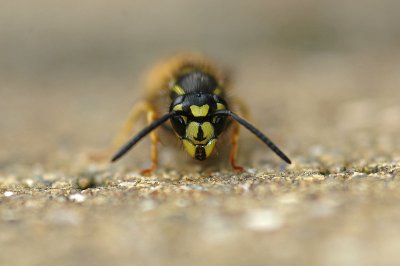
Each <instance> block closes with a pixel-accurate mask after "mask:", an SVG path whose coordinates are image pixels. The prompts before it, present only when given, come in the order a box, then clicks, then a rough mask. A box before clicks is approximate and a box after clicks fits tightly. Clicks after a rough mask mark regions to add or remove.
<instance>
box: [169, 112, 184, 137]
mask: <svg viewBox="0 0 400 266" xmlns="http://www.w3.org/2000/svg"><path fill="white" fill-rule="evenodd" d="M186 121H187V118H186V117H185V116H182V115H176V116H173V117H171V124H172V127H173V128H174V130H175V132H176V133H177V134H178V135H179V136H184V135H185V133H186Z"/></svg>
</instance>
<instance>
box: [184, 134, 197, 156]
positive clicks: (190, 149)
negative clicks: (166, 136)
mask: <svg viewBox="0 0 400 266" xmlns="http://www.w3.org/2000/svg"><path fill="white" fill-rule="evenodd" d="M183 146H185V149H186V151H187V152H188V153H189V155H190V156H192V157H193V158H194V155H195V153H196V146H195V145H193V144H192V143H191V142H190V141H188V140H187V139H184V140H183Z"/></svg>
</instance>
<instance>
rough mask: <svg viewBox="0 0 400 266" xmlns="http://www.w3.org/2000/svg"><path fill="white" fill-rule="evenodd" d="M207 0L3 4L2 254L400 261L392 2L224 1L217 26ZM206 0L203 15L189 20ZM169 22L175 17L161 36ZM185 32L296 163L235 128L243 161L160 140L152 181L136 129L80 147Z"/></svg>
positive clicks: (109, 122)
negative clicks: (207, 159) (110, 154)
mask: <svg viewBox="0 0 400 266" xmlns="http://www.w3.org/2000/svg"><path fill="white" fill-rule="evenodd" d="M67 2H68V1H65V3H67ZM206 2H207V1H205V3H202V4H194V3H193V4H187V5H188V6H186V4H185V5H184V4H183V1H174V8H172V7H171V6H169V7H168V8H165V12H166V13H165V14H164V13H163V12H160V10H159V9H154V8H153V6H149V5H150V4H145V3H144V2H143V3H142V4H134V3H133V2H129V4H128V2H124V1H119V2H118V3H117V4H115V6H113V7H110V6H107V4H105V2H101V3H102V4H99V6H98V3H97V1H96V3H95V4H94V3H93V2H91V1H88V3H87V4H82V6H81V7H80V8H83V10H84V11H82V13H81V10H79V12H78V10H75V9H74V10H75V11H76V12H72V11H71V12H72V13H69V11H68V12H67V11H65V10H67V9H64V8H60V7H57V8H54V10H53V9H52V7H53V6H52V5H53V4H51V1H44V2H43V3H44V4H43V5H42V6H40V7H41V8H40V9H35V7H34V6H33V4H30V5H31V6H30V7H31V8H30V9H29V8H28V9H27V10H25V11H24V10H20V9H18V8H17V7H16V6H12V5H9V6H5V7H4V8H1V9H0V13H1V15H2V18H3V19H4V20H5V21H6V22H7V21H8V22H9V23H2V24H1V25H3V26H4V25H7V27H2V26H1V25H0V32H2V33H4V34H7V35H4V36H7V38H2V40H5V41H7V42H5V43H4V42H1V44H0V49H1V51H7V53H5V54H4V57H2V61H1V62H0V70H1V71H0V81H1V82H0V128H1V130H0V140H1V145H0V265H193V266H194V265H327V266H328V265H400V253H399V250H400V226H399V225H400V140H399V137H398V136H399V133H400V105H399V99H400V90H399V86H400V76H399V73H400V67H399V66H400V57H399V55H400V51H399V50H398V45H394V44H395V36H396V35H395V34H394V33H395V31H396V30H397V29H398V28H399V27H396V25H398V24H399V25H400V22H398V14H397V12H395V11H396V10H398V8H397V9H396V8H390V7H388V8H386V7H385V8H384V6H383V5H382V6H380V5H378V4H376V5H378V7H380V8H376V6H374V5H372V4H371V3H370V5H362V6H363V9H360V8H359V5H357V4H347V5H348V6H346V7H343V6H341V5H342V4H332V6H325V5H322V4H319V3H320V2H319V1H315V2H313V1H308V2H307V3H308V4H304V6H301V8H300V7H299V6H296V4H294V3H293V4H291V3H289V2H290V1H289V2H288V3H286V2H285V4H281V5H272V4H271V5H268V7H269V8H268V9H265V7H266V6H265V3H266V2H265V1H259V2H257V3H258V4H257V5H254V6H246V8H243V6H242V3H243V2H242V1H233V2H232V5H233V6H234V7H235V8H233V9H232V10H231V11H230V12H232V14H233V15H232V16H228V15H227V18H226V23H225V24H224V23H220V18H221V16H220V14H219V13H218V12H217V11H216V10H218V8H217V7H215V8H216V9H215V10H214V9H212V10H208V9H207V5H208V4H211V3H208V4H207V3H206ZM383 2H385V3H386V2H388V1H383ZM65 3H64V4H65ZM68 3H69V2H68ZM90 3H91V4H90ZM124 3H125V4H124ZM296 3H297V2H296ZM335 3H336V2H335ZM27 4H28V3H27ZM212 4H214V2H213V3H212ZM35 5H36V4H35ZM171 5H172V4H171ZM191 5H195V10H200V11H199V12H198V13H195V14H191V16H190V17H189V15H187V14H186V13H182V12H181V13H180V14H186V15H185V16H184V17H183V18H182V17H181V16H175V15H174V14H176V13H175V11H176V10H177V11H179V10H180V11H182V10H183V9H180V7H181V6H183V8H186V7H190V6H191ZM93 6H96V8H94V9H93ZM213 6H214V5H213ZM247 8H249V9H247ZM263 8H264V9H263ZM17 10H19V12H16V11H17ZM89 10H90V11H89ZM205 10H207V11H208V14H209V16H210V20H209V22H208V23H212V24H213V26H215V29H214V28H211V27H199V26H198V25H203V24H198V23H199V21H202V20H201V19H203V18H204V17H203V16H202V12H203V11H205ZM263 10H264V11H265V12H267V13H268V16H265V15H264V14H263V12H264V11H263ZM266 10H268V11H266ZM368 10H369V11H371V12H369V11H368ZM382 10H384V11H390V10H392V11H393V12H392V13H393V14H395V16H390V14H391V13H390V12H389V13H388V14H389V15H388V14H386V13H385V14H384V13H382V12H381V11H382ZM11 11H14V13H12V12H11ZM54 11H56V12H54ZM92 11H93V12H92ZM144 11H146V12H147V13H146V14H150V15H148V16H145V17H144V16H143V15H141V14H142V13H143V12H144ZM331 11H332V12H331ZM334 11H335V12H336V13H335V12H334ZM344 11H346V12H347V13H346V12H344ZM372 11H373V12H372ZM10 12H11V13H10ZM10 14H11V15H10ZM44 14H47V15H46V16H45V15H44ZM85 14H92V16H86V15H85ZM143 14H144V13H143ZM314 14H316V15H314ZM327 14H329V15H330V16H327ZM360 14H361V15H363V14H364V15H365V16H364V17H363V16H361V15H360ZM372 14H374V16H373V18H375V20H373V22H371V21H372V20H371V21H370V20H365V21H363V23H362V25H361V24H359V23H358V22H357V23H356V21H359V20H358V19H357V18H360V19H365V18H366V17H369V15H372ZM379 14H381V15H382V17H380V16H378V15H379ZM14 15H15V16H16V18H18V19H14V17H13V16H14ZM359 16H361V17H359ZM165 18H168V20H167V21H170V20H172V22H169V23H175V22H177V20H179V21H182V19H185V20H187V21H188V25H186V26H182V25H180V24H179V25H180V27H176V28H174V30H175V31H169V28H168V30H167V28H165V27H166V26H165V27H164V28H162V29H163V30H162V31H161V32H159V33H158V34H157V29H158V26H160V25H164V24H165V25H170V24H168V23H166V20H164V19H165ZM286 18H287V19H286ZM389 18H393V20H389ZM386 19H387V20H386ZM74 22H75V24H74ZM128 22H129V23H128ZM145 22H147V23H149V24H146V23H145ZM267 22H268V23H267ZM378 22H379V23H382V24H376V23H378ZM141 23H143V24H141ZM151 23H153V24H151ZM204 23H205V22H204ZM324 23H325V24H324ZM329 23H331V24H329ZM352 23H353V24H352ZM385 23H387V24H385ZM396 23H397V24H396ZM78 24H79V25H78ZM264 24H266V25H267V26H268V27H267V26H265V27H264V26H262V25H264ZM27 25H32V26H29V27H28V26H27ZM74 25H75V26H74ZM127 25H129V27H128V26H127ZM143 25H145V26H143ZM174 25H178V24H177V23H175V24H174ZM260 25H261V26H262V27H260ZM318 25H321V26H318ZM329 25H334V26H335V27H337V28H334V27H333V28H330V27H329ZM375 25H376V27H373V26H375ZM314 26H315V27H316V26H318V27H320V28H318V27H317V28H315V27H314ZM389 26H390V27H389ZM187 27H190V28H191V29H192V30H191V31H189V32H188V31H186V29H187ZM391 27H393V28H391ZM302 29H303V31H301V30H302ZM307 29H312V30H310V31H308V30H307ZM393 30H394V31H393ZM320 31H321V32H322V33H323V34H322V33H321V32H320ZM397 32H398V30H397ZM183 33H185V34H183ZM328 33H329V34H331V35H329V34H328ZM392 33H393V34H392ZM274 34H275V35H274ZM157 36H158V37H157ZM218 36H220V37H221V39H219V38H217V40H215V38H216V37H218ZM178 37H179V38H178ZM389 37H390V38H389ZM21 38H24V39H21ZM177 40H178V41H177ZM397 40H398V39H397ZM147 41H148V42H149V43H152V44H151V45H150V44H149V43H147ZM277 41H279V43H275V44H272V45H271V43H274V42H277ZM183 46H184V47H185V48H186V49H187V47H194V48H198V49H199V50H202V51H204V50H205V51H206V52H208V53H210V54H211V55H214V56H215V57H217V59H219V60H220V61H221V62H222V64H224V65H227V66H230V67H231V69H233V70H234V73H235V84H236V90H235V91H234V92H232V93H235V94H237V95H238V96H240V97H242V98H243V99H244V100H245V101H246V102H247V103H248V104H249V107H250V110H251V112H252V115H253V119H252V122H253V123H254V124H255V125H256V126H257V127H258V128H260V130H262V131H263V132H265V133H266V134H267V135H268V136H270V137H271V139H272V140H274V141H275V142H276V143H277V144H278V145H279V146H280V147H281V148H282V149H283V150H284V151H285V152H286V153H287V154H288V155H289V157H290V158H291V159H292V161H293V164H292V165H290V166H288V165H285V164H284V163H283V162H281V161H280V160H279V158H277V157H276V156H275V155H274V154H273V153H272V152H270V151H269V150H268V149H267V148H266V147H264V146H263V145H262V144H261V143H260V142H259V140H257V139H255V138H254V137H253V136H252V135H251V134H249V133H246V132H245V130H243V131H242V132H243V134H242V137H241V142H240V148H239V149H240V152H239V158H238V161H239V163H241V164H242V165H243V166H244V167H245V169H246V171H245V172H244V173H241V174H238V173H235V172H232V171H231V170H230V168H229V165H228V164H227V154H226V151H224V149H226V148H229V144H227V143H225V144H222V145H221V147H219V148H218V151H220V153H219V154H218V157H215V158H213V159H212V162H211V163H210V164H201V163H198V162H195V161H193V160H191V159H189V158H187V155H186V154H185V152H184V151H183V150H182V149H181V148H179V145H178V144H177V145H175V144H174V143H173V145H170V146H168V145H160V151H161V152H160V167H159V169H158V170H157V171H156V172H155V173H154V174H153V175H151V176H149V177H144V176H141V175H140V174H139V171H140V169H142V168H144V167H146V166H148V165H149V142H148V140H145V141H143V142H141V143H139V144H138V145H137V146H136V147H135V148H134V149H133V150H132V151H131V152H130V153H129V154H128V155H127V156H126V157H124V158H123V159H122V160H121V161H120V162H118V163H116V164H113V165H111V164H109V163H108V162H94V161H92V160H90V159H89V157H90V155H91V154H93V153H96V152H98V151H100V150H102V149H104V148H106V147H108V145H109V144H110V142H111V140H112V137H113V135H114V134H115V133H116V131H117V130H118V128H119V126H120V125H121V123H122V122H123V121H124V119H125V117H126V116H127V114H128V112H129V110H130V108H131V106H132V105H133V104H134V103H135V102H136V101H137V100H138V99H139V98H140V78H139V77H140V76H141V74H142V73H143V71H145V70H146V69H147V68H148V66H150V65H151V64H152V62H153V61H154V60H155V59H156V58H157V57H159V55H162V56H165V55H168V54H169V53H170V52H171V51H174V50H177V49H179V48H181V47H183ZM138 128H140V127H138ZM164 142H169V140H168V141H165V140H164ZM174 146H176V147H178V148H177V149H175V148H174ZM224 147H225V148H224Z"/></svg>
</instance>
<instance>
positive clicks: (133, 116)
mask: <svg viewBox="0 0 400 266" xmlns="http://www.w3.org/2000/svg"><path fill="white" fill-rule="evenodd" d="M151 111H153V107H152V106H151V105H150V104H149V103H148V102H145V101H143V102H139V103H137V104H135V106H134V107H133V108H132V110H131V111H130V113H129V116H128V119H127V120H126V121H125V124H124V125H123V126H122V128H121V129H120V131H119V132H118V134H117V136H116V137H115V138H114V140H113V144H112V150H116V149H118V148H119V147H121V146H122V145H123V144H124V143H125V142H126V140H127V139H129V138H130V137H131V135H132V131H133V127H134V126H135V124H136V123H137V121H138V120H139V118H141V116H142V115H144V114H146V113H148V112H151Z"/></svg>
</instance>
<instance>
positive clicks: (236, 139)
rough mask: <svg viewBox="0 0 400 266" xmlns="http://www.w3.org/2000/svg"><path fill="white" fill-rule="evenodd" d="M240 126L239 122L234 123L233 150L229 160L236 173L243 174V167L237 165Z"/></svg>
mask: <svg viewBox="0 0 400 266" xmlns="http://www.w3.org/2000/svg"><path fill="white" fill-rule="evenodd" d="M239 132H240V131H239V124H238V123H237V122H234V123H233V129H232V135H231V141H232V148H231V153H230V156H229V160H230V162H231V166H232V168H233V169H234V170H235V171H238V172H243V170H244V169H243V167H241V166H240V165H237V164H236V155H237V149H238V142H239V135H240V134H239Z"/></svg>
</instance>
